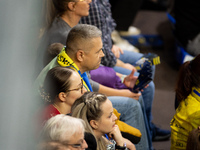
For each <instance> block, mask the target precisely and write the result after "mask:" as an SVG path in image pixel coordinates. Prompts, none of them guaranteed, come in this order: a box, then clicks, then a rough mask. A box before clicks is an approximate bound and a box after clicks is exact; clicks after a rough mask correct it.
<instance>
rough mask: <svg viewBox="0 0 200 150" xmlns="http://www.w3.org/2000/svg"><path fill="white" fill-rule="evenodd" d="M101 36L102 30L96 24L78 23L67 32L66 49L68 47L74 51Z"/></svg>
mask: <svg viewBox="0 0 200 150" xmlns="http://www.w3.org/2000/svg"><path fill="white" fill-rule="evenodd" d="M101 36H102V32H101V30H99V29H98V28H97V27H96V26H93V25H88V24H78V25H76V26H75V27H73V28H72V29H71V30H70V32H69V34H68V37H67V41H66V50H68V49H70V51H76V50H79V49H83V46H88V44H89V45H91V41H92V39H94V38H98V37H101ZM86 43H88V44H86Z"/></svg>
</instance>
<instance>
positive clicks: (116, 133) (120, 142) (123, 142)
mask: <svg viewBox="0 0 200 150" xmlns="http://www.w3.org/2000/svg"><path fill="white" fill-rule="evenodd" d="M108 136H109V138H113V139H114V140H115V142H116V148H117V147H127V148H128V149H130V150H135V145H134V144H133V143H131V142H130V141H129V140H127V139H125V138H123V137H122V134H121V132H120V130H119V127H118V125H115V126H114V128H113V130H112V131H111V132H110V133H109V134H108Z"/></svg>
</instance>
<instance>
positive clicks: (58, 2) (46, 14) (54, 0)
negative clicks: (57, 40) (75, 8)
mask: <svg viewBox="0 0 200 150" xmlns="http://www.w3.org/2000/svg"><path fill="white" fill-rule="evenodd" d="M73 1H75V0H44V2H43V21H44V23H43V28H45V29H47V28H49V27H50V26H51V24H52V22H53V20H54V19H55V17H58V16H62V15H63V13H64V12H65V11H66V10H67V9H68V3H69V2H73Z"/></svg>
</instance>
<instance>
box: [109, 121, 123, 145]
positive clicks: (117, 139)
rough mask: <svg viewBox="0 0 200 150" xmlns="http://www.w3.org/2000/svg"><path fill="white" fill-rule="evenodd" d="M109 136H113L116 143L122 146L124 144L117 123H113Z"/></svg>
mask: <svg viewBox="0 0 200 150" xmlns="http://www.w3.org/2000/svg"><path fill="white" fill-rule="evenodd" d="M108 137H109V138H113V139H114V140H115V142H116V143H117V145H119V146H123V145H124V138H123V137H122V134H121V131H120V130H119V127H118V125H115V126H114V127H113V129H112V131H111V132H110V133H109V134H108Z"/></svg>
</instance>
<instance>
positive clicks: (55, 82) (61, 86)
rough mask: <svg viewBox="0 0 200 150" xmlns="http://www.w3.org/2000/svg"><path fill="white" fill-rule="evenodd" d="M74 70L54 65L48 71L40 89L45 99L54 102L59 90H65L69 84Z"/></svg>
mask: <svg viewBox="0 0 200 150" xmlns="http://www.w3.org/2000/svg"><path fill="white" fill-rule="evenodd" d="M73 72H74V70H73V69H71V68H69V67H68V68H66V67H55V68H53V69H51V70H49V71H48V73H47V76H46V78H45V81H44V86H43V88H42V90H44V93H45V96H46V97H45V98H44V99H45V101H48V102H50V103H54V100H55V98H56V96H57V95H58V94H59V93H60V92H66V91H67V90H69V88H70V86H71V82H70V77H71V75H72V73H73Z"/></svg>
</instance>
